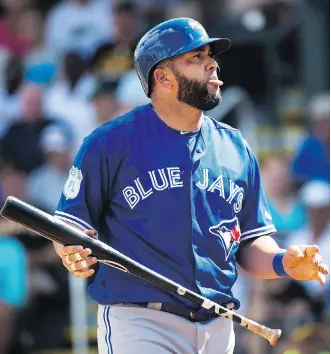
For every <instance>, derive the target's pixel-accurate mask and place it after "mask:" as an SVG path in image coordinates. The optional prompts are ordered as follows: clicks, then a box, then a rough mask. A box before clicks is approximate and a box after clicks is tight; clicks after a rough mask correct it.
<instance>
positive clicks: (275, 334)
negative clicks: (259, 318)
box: [269, 329, 282, 346]
mask: <svg viewBox="0 0 331 354" xmlns="http://www.w3.org/2000/svg"><path fill="white" fill-rule="evenodd" d="M281 335H282V331H281V330H280V329H275V330H274V331H273V336H272V337H271V338H270V339H269V343H270V344H271V345H272V346H275V345H276V344H277V342H278V339H279V338H280V336H281Z"/></svg>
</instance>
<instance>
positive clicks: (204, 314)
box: [123, 302, 234, 322]
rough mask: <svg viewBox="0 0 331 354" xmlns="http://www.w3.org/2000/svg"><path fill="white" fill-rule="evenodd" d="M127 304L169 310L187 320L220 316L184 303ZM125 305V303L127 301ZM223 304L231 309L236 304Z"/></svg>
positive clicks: (197, 320) (211, 311)
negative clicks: (191, 307)
mask: <svg viewBox="0 0 331 354" xmlns="http://www.w3.org/2000/svg"><path fill="white" fill-rule="evenodd" d="M126 304H127V305H135V306H138V307H144V308H148V309H151V310H157V311H163V312H168V313H171V314H173V315H177V316H180V317H184V318H186V319H187V320H190V321H192V322H205V321H209V320H211V319H214V318H216V317H219V315H218V314H217V313H215V311H214V310H207V309H204V308H200V309H198V310H192V309H189V308H188V307H186V306H184V305H179V304H169V303H161V302H130V303H126ZM123 305H125V303H124V304H123ZM222 306H223V307H226V308H227V309H229V310H232V309H233V308H234V304H233V303H232V302H230V303H228V304H224V305H222Z"/></svg>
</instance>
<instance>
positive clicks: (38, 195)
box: [27, 123, 72, 213]
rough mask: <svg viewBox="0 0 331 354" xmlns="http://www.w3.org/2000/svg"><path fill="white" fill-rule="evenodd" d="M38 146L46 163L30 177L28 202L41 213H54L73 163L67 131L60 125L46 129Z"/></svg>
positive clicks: (69, 133)
mask: <svg viewBox="0 0 331 354" xmlns="http://www.w3.org/2000/svg"><path fill="white" fill-rule="evenodd" d="M40 146H41V149H42V150H43V152H44V154H45V158H46V162H45V164H44V165H43V166H41V167H39V168H37V169H36V170H34V171H33V172H32V173H31V174H30V175H29V177H28V180H27V199H28V200H29V202H30V203H31V204H33V205H36V206H38V207H39V208H41V209H42V210H45V211H47V212H49V213H53V212H54V211H55V209H56V206H57V203H58V199H59V196H60V195H61V192H62V189H63V185H64V183H65V180H66V178H67V175H68V170H69V167H70V165H71V163H72V160H71V149H72V135H71V131H70V128H69V127H67V126H66V125H63V124H61V123H55V124H52V125H50V126H48V127H47V128H46V129H45V130H44V131H43V132H42V134H41V136H40Z"/></svg>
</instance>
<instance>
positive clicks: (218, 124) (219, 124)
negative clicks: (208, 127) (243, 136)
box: [205, 115, 240, 133]
mask: <svg viewBox="0 0 331 354" xmlns="http://www.w3.org/2000/svg"><path fill="white" fill-rule="evenodd" d="M205 118H206V119H207V120H208V121H209V123H210V124H212V125H213V126H214V127H215V129H218V130H228V131H231V132H239V133H240V130H239V129H237V128H234V127H232V126H231V125H228V124H225V123H222V122H219V121H217V120H216V119H214V118H211V117H209V116H207V115H205Z"/></svg>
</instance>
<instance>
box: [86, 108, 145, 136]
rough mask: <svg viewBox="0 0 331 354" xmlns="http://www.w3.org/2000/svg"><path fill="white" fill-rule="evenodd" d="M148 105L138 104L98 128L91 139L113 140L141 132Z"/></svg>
mask: <svg viewBox="0 0 331 354" xmlns="http://www.w3.org/2000/svg"><path fill="white" fill-rule="evenodd" d="M146 106H147V105H144V106H137V107H135V108H134V109H132V110H131V111H129V112H126V113H124V114H122V115H120V116H118V117H116V118H114V119H112V120H110V121H108V122H106V123H104V124H102V125H100V126H99V127H98V128H96V129H95V130H94V131H93V132H92V133H91V134H90V138H91V139H94V140H95V139H102V140H108V139H111V140H112V141H113V142H115V141H117V140H120V139H125V138H132V136H133V135H134V134H139V129H140V127H141V123H142V120H143V118H144V112H145V110H146Z"/></svg>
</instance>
